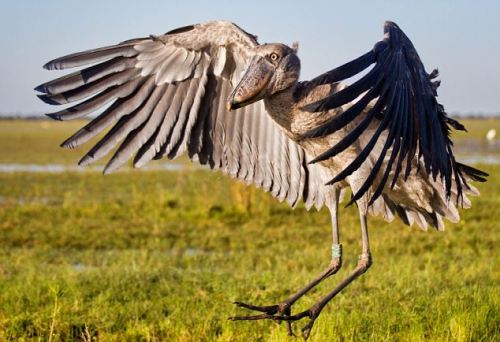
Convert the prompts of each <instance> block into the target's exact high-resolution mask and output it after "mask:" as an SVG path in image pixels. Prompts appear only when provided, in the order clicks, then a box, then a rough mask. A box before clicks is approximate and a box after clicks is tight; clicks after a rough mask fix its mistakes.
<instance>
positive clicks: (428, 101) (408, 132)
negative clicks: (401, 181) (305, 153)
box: [304, 22, 487, 205]
mask: <svg viewBox="0 0 500 342" xmlns="http://www.w3.org/2000/svg"><path fill="white" fill-rule="evenodd" d="M384 33H385V35H384V39H383V40H382V41H380V42H378V43H377V44H376V45H375V47H374V48H373V49H372V50H371V51H369V52H367V53H366V54H364V55H363V56H361V57H359V58H357V59H355V60H353V61H351V62H349V63H346V64H344V65H342V66H340V67H338V68H336V69H333V70H331V71H329V72H327V73H325V74H323V75H320V76H318V77H317V78H315V79H313V80H311V81H309V82H307V83H308V85H309V86H315V85H321V84H326V83H333V82H338V81H341V80H344V79H347V78H349V77H352V76H354V75H356V74H358V73H360V72H361V71H363V70H365V69H366V68H368V67H369V66H370V65H372V64H375V65H374V66H373V68H372V69H371V70H370V71H369V72H368V73H367V74H366V75H365V76H363V77H362V78H360V79H359V80H358V81H356V82H354V83H352V84H351V85H349V86H347V87H346V88H345V89H343V90H341V91H339V92H337V93H334V94H332V95H330V96H328V97H326V98H324V99H322V100H321V101H319V102H315V103H312V104H310V105H308V106H306V107H305V109H306V110H308V111H313V112H318V111H327V110H330V109H333V108H337V107H340V106H342V105H345V104H348V103H350V102H351V101H353V100H355V99H356V98H358V97H359V99H358V100H356V101H355V102H352V103H353V104H352V105H351V106H350V107H349V108H348V109H347V110H345V111H344V112H343V113H341V114H339V115H337V116H335V117H333V118H332V119H330V120H329V121H327V122H326V123H324V124H322V125H321V126H319V127H317V128H315V129H313V130H311V131H309V132H307V133H306V134H305V135H304V138H312V137H319V136H324V135H328V134H331V133H333V132H335V131H337V130H339V129H341V128H343V127H345V126H346V125H347V124H349V123H351V122H352V121H353V120H354V119H356V118H357V117H358V115H360V114H361V113H363V112H364V113H366V112H367V114H366V116H365V117H364V118H363V120H361V121H360V122H359V124H358V125H357V126H356V127H355V128H354V129H353V130H352V131H351V132H349V134H347V136H346V137H345V138H344V139H342V140H341V141H340V142H338V143H337V144H336V145H334V146H333V147H331V148H330V149H328V150H327V151H325V152H324V153H322V154H321V155H319V156H317V157H316V158H315V159H314V160H313V161H312V162H313V163H314V162H318V161H322V160H326V159H328V158H331V157H333V156H335V155H337V154H339V153H341V152H342V151H344V150H345V149H346V148H347V147H349V146H350V145H351V144H353V143H354V142H355V141H356V140H357V139H359V137H360V136H361V134H363V133H365V132H367V128H368V126H369V125H370V124H371V123H372V122H374V121H376V122H378V128H377V129H376V130H375V131H374V132H373V134H372V135H371V137H370V139H369V142H368V143H367V145H366V146H364V148H363V150H362V151H361V152H360V153H359V155H358V156H357V157H356V158H355V159H354V160H353V161H352V162H351V163H350V164H349V165H348V166H347V167H346V168H345V169H344V170H342V171H341V172H340V173H339V174H338V175H337V176H336V177H335V178H333V179H332V180H331V181H330V182H329V184H333V183H336V182H339V181H341V180H343V179H344V178H346V177H347V176H349V175H350V174H352V173H353V172H354V171H356V170H357V169H358V168H360V166H361V165H362V164H363V162H364V161H365V160H366V158H367V157H368V156H369V155H370V153H371V152H372V150H373V148H374V146H375V144H376V142H377V140H378V139H379V137H380V135H381V133H382V132H383V131H385V130H387V132H388V133H387V138H386V141H385V143H384V145H383V148H382V150H381V152H380V155H379V156H378V157H377V158H376V162H375V165H374V166H373V168H372V169H371V171H370V173H369V175H368V176H367V178H366V179H365V181H364V184H363V185H362V186H361V188H360V189H359V190H358V191H357V192H356V193H355V194H353V197H352V199H351V203H352V202H354V201H356V200H358V199H359V198H361V197H362V196H363V195H364V194H365V193H366V191H367V190H368V189H369V188H370V187H371V186H372V185H374V182H375V179H376V178H377V176H378V175H379V173H380V175H381V178H380V181H379V182H378V184H375V185H376V186H377V187H376V190H375V191H374V193H373V195H372V197H371V199H370V202H369V204H370V205H371V204H372V203H373V202H374V201H375V200H376V199H377V197H378V196H380V194H381V193H382V191H383V189H384V186H385V185H386V183H387V181H388V178H389V175H390V173H391V172H393V176H392V183H391V187H394V185H395V183H396V181H397V180H398V177H400V174H401V173H402V172H403V168H404V178H405V179H406V178H407V177H408V176H409V175H410V173H411V171H412V161H413V160H417V161H418V165H419V167H420V165H421V163H423V166H424V167H425V170H426V172H427V174H428V175H432V177H433V179H434V180H436V179H437V178H438V177H439V178H440V179H442V180H443V183H444V186H445V190H446V196H447V198H448V199H449V198H450V195H451V192H452V182H453V181H454V182H455V184H456V188H457V193H458V195H457V201H458V199H459V198H462V189H463V187H464V186H465V187H468V185H467V183H466V176H467V177H468V178H471V179H473V180H479V181H485V179H484V178H483V177H484V176H487V174H485V173H484V172H482V171H479V170H476V169H473V168H471V167H468V166H467V167H466V166H464V165H462V164H459V163H457V162H456V161H455V157H454V155H453V151H452V142H451V140H450V137H449V133H450V126H452V127H453V128H455V129H459V130H465V128H464V127H463V126H462V125H461V124H460V123H458V122H457V121H455V120H453V119H451V118H449V117H448V116H447V114H446V113H445V111H444V108H443V106H442V105H441V104H439V103H438V102H437V100H436V96H437V93H436V89H437V87H438V86H439V81H437V82H433V81H431V80H432V79H433V78H435V77H436V76H437V74H438V73H437V70H434V71H433V72H432V73H430V74H427V72H426V71H425V69H424V66H423V64H422V61H421V60H420V58H419V56H418V54H417V52H416V50H415V48H414V47H413V44H412V43H411V41H410V40H409V39H408V37H407V36H406V35H405V34H404V32H403V31H402V30H401V29H400V28H399V27H398V26H397V25H396V24H395V23H392V22H386V23H385V25H384ZM388 153H389V157H388V158H389V160H388V163H387V164H386V165H388V166H387V167H386V169H385V170H383V167H382V166H383V164H384V163H383V162H384V159H385V158H386V155H387V154H388Z"/></svg>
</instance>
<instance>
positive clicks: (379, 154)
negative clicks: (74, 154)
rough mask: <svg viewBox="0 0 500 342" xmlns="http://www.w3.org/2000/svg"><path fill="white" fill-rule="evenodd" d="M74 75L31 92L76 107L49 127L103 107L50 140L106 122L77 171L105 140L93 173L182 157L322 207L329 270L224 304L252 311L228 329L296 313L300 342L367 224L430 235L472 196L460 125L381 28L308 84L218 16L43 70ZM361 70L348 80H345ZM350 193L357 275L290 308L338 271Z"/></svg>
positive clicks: (293, 57)
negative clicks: (273, 299)
mask: <svg viewBox="0 0 500 342" xmlns="http://www.w3.org/2000/svg"><path fill="white" fill-rule="evenodd" d="M85 65H90V66H86V67H85V68H83V69H81V70H78V71H76V72H74V73H71V74H69V75H67V76H64V77H61V78H57V79H55V80H53V81H50V82H47V83H44V84H42V85H40V86H38V87H36V88H35V89H36V90H37V91H38V92H40V93H43V94H39V95H38V96H39V97H40V99H42V100H43V101H45V102H46V103H48V104H51V105H64V104H68V103H73V102H77V101H80V102H79V103H77V104H72V105H70V106H69V107H67V108H65V109H62V110H60V111H58V112H55V113H51V114H47V115H48V116H50V117H51V118H53V119H57V120H72V119H77V118H82V117H85V116H87V115H88V114H91V113H96V112H97V111H98V110H99V109H101V108H104V110H103V111H102V112H101V113H100V114H98V115H97V116H96V117H95V118H94V119H92V120H91V121H90V122H89V123H88V124H87V125H86V126H85V127H83V128H82V129H80V130H79V131H77V132H76V133H75V134H74V135H73V136H71V137H70V138H69V139H67V140H66V141H65V142H63V143H62V146H63V147H67V148H74V147H76V146H79V145H81V144H83V143H85V142H87V141H89V140H90V139H92V138H93V137H95V136H96V135H98V134H99V133H101V132H103V131H105V130H106V129H107V128H109V127H111V129H110V130H108V131H107V133H106V134H105V135H104V137H103V138H102V139H100V140H99V141H98V142H97V143H96V144H95V145H94V146H93V147H92V148H91V149H90V151H89V152H88V153H87V154H86V155H85V156H84V157H83V158H82V159H81V160H80V162H79V164H80V165H88V164H90V163H92V162H94V161H96V160H98V159H100V158H102V157H104V156H105V155H106V154H108V153H109V152H110V151H112V150H113V148H115V147H116V146H117V145H118V144H119V147H118V148H117V149H116V152H114V154H113V156H112V158H111V159H110V161H109V162H108V164H107V165H106V167H105V169H104V172H105V173H108V172H111V171H113V170H115V169H117V168H118V167H119V166H121V165H122V164H124V163H125V162H126V161H127V160H129V159H130V158H131V157H132V156H134V160H133V163H134V166H135V167H141V166H142V165H144V164H146V163H147V162H148V161H150V160H151V159H159V158H162V157H165V156H166V157H168V158H176V157H178V156H180V155H181V154H184V153H187V154H188V156H189V157H190V158H191V159H192V160H194V161H198V162H199V163H201V164H204V165H208V166H210V167H211V168H212V169H219V170H221V171H223V172H224V173H227V174H229V175H231V176H233V177H236V178H238V179H240V180H243V181H245V182H247V183H248V184H251V183H253V184H255V185H257V186H258V187H260V188H262V189H264V190H265V191H269V192H271V193H272V195H273V196H274V197H276V198H277V199H279V200H280V201H283V200H286V201H287V202H288V203H289V204H290V205H291V206H292V207H293V206H295V205H296V204H297V203H299V201H301V200H302V201H303V202H304V203H305V206H306V207H307V208H310V207H312V206H315V207H316V208H318V209H319V208H321V207H322V206H323V205H325V206H326V207H328V209H329V210H330V213H331V218H332V236H333V237H332V239H333V241H332V259H331V262H330V264H329V266H328V267H327V268H326V269H325V270H324V271H323V272H321V273H320V274H319V275H318V276H317V277H316V278H315V279H313V280H312V281H311V282H310V283H309V284H307V285H306V286H305V287H304V288H303V289H301V290H299V291H298V292H297V293H295V294H293V295H291V296H289V297H288V298H286V299H284V300H283V301H281V302H279V304H276V305H268V306H256V305H250V304H245V303H241V302H237V303H236V304H237V305H238V306H240V307H243V308H246V309H250V310H255V311H258V312H260V314H256V315H252V316H237V317H232V318H231V319H233V320H257V319H272V320H277V321H286V322H288V324H287V327H288V332H289V333H292V329H291V322H293V321H297V320H300V319H302V318H308V319H309V321H308V323H307V324H306V325H305V326H304V327H303V329H302V334H303V336H304V337H305V338H307V337H308V336H309V333H310V331H311V328H312V326H313V324H314V321H315V320H316V319H317V317H318V316H319V314H320V312H321V311H322V309H323V308H324V307H325V305H326V304H327V303H328V302H329V301H330V300H331V299H332V298H333V297H335V295H336V294H338V293H339V292H340V291H341V290H342V289H343V288H345V287H346V286H347V285H348V284H349V283H351V282H352V281H353V280H354V279H356V278H357V277H358V276H360V275H361V274H363V273H364V272H365V271H366V270H367V269H368V268H369V267H370V265H371V264H372V257H371V254H370V248H369V242H368V229H367V215H368V214H373V215H381V216H382V217H383V218H385V219H386V220H387V221H391V220H393V219H394V217H395V216H399V217H400V218H401V219H402V220H403V222H404V223H406V224H409V225H411V224H416V225H418V226H420V227H422V228H427V226H429V225H430V226H433V227H436V228H437V229H440V230H441V229H443V220H442V218H443V217H444V218H446V219H448V220H450V221H452V222H456V221H458V219H459V214H458V211H457V208H458V207H470V200H469V199H468V197H467V195H469V194H477V193H478V192H477V190H476V189H475V188H474V187H473V186H472V185H470V184H469V183H468V182H469V181H470V180H473V181H485V177H486V176H487V174H485V173H484V172H482V171H479V170H477V169H474V168H472V167H470V166H466V165H464V164H460V163H459V162H457V161H456V160H455V157H454V155H453V150H452V142H451V140H450V137H449V135H450V129H451V128H455V129H460V130H464V127H463V126H462V125H461V124H460V123H458V122H457V121H455V120H454V119H452V118H450V117H448V116H447V114H446V113H445V111H444V108H443V106H442V105H440V104H439V103H438V102H437V100H436V96H437V93H436V89H437V87H438V85H439V82H438V81H433V80H432V79H434V78H435V77H436V76H437V71H436V70H434V71H432V72H431V73H430V74H428V73H427V72H426V71H425V69H424V66H423V64H422V62H421V60H420V58H419V56H418V54H417V52H416V51H415V49H414V47H413V45H412V43H411V42H410V40H409V39H408V37H407V36H406V35H405V34H404V33H403V31H402V30H401V29H400V28H399V27H398V26H397V25H396V24H395V23H392V22H386V23H385V25H384V38H383V40H381V41H380V42H378V43H377V44H375V46H374V47H373V48H372V49H371V50H369V51H368V52H367V53H366V54H364V55H362V56H361V57H359V58H357V59H355V60H353V61H351V62H349V63H346V64H344V65H342V66H340V67H338V68H335V69H333V70H331V71H328V72H326V73H324V74H322V75H320V76H318V77H316V78H314V79H313V80H310V81H302V82H300V81H299V73H300V61H299V58H298V56H297V46H293V47H288V46H286V45H283V44H262V45H260V44H259V43H258V42H257V38H256V36H254V35H252V34H249V33H247V32H245V31H244V30H243V29H241V28H240V27H238V26H237V25H235V24H233V23H231V22H227V21H211V22H207V23H203V24H197V25H191V26H186V27H182V28H178V29H175V30H172V31H169V32H167V33H165V34H163V35H159V36H153V35H152V36H149V37H145V38H139V39H132V40H128V41H125V42H122V43H119V44H117V45H112V46H107V47H103V48H98V49H94V50H89V51H84V52H79V53H75V54H71V55H68V56H65V57H61V58H57V59H55V60H52V61H50V62H48V63H47V64H45V66H44V67H45V68H46V69H66V68H74V67H82V66H85ZM370 66H372V67H371V69H369V70H368V71H367V72H366V73H365V74H364V76H362V77H360V78H359V79H358V80H357V81H355V82H351V84H349V85H348V84H346V83H343V81H344V80H346V79H348V78H351V77H352V76H355V75H357V74H360V73H361V72H363V71H364V70H365V69H368V68H369V67H370ZM346 189H350V190H351V192H352V195H351V198H350V200H349V203H348V204H351V203H355V204H356V205H357V208H358V210H359V217H360V226H361V238H362V239H361V244H362V247H361V255H360V257H359V261H358V265H357V267H356V268H355V269H354V270H353V271H352V273H350V274H349V275H348V276H347V277H346V278H345V279H343V280H342V281H341V282H340V283H339V284H338V286H337V287H335V288H334V289H333V290H332V291H331V292H330V293H328V294H327V295H326V296H324V297H323V298H322V299H321V300H320V301H319V302H318V303H316V304H315V305H313V306H312V307H311V308H309V309H308V310H305V311H303V312H299V313H296V314H292V311H291V308H292V305H293V304H294V303H295V302H296V301H297V300H298V299H299V298H300V297H302V296H303V295H304V294H305V293H306V292H308V291H309V290H311V289H312V288H313V287H314V286H316V285H317V284H318V283H319V282H321V281H322V280H324V279H325V278H327V277H329V276H331V275H333V274H335V273H336V272H337V271H338V270H339V269H340V267H341V264H342V245H341V243H340V234H339V225H338V220H337V215H338V206H339V202H340V201H341V200H342V197H343V194H344V191H345V190H346Z"/></svg>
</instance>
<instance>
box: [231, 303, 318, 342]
mask: <svg viewBox="0 0 500 342" xmlns="http://www.w3.org/2000/svg"><path fill="white" fill-rule="evenodd" d="M234 304H236V305H237V306H239V307H241V308H245V309H249V310H255V311H259V312H262V314H258V315H249V316H234V317H229V320H231V321H255V320H261V319H270V320H273V321H276V322H278V323H281V322H285V323H286V326H287V332H288V335H290V336H296V335H295V334H294V332H293V329H292V323H293V322H296V321H299V320H301V319H303V318H306V317H307V318H309V322H308V323H307V324H306V325H305V326H304V327H303V328H302V329H301V333H302V337H303V338H304V340H307V339H308V338H309V334H310V333H311V329H312V327H313V325H314V322H315V321H316V318H318V316H319V314H320V311H321V310H320V309H318V308H317V307H316V306H312V307H311V308H309V309H308V310H305V311H302V312H300V313H298V314H295V315H292V314H291V305H289V304H288V303H286V302H284V303H281V304H278V305H269V306H256V305H251V304H246V303H241V302H235V303H234Z"/></svg>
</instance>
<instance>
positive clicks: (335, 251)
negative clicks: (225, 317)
mask: <svg viewBox="0 0 500 342" xmlns="http://www.w3.org/2000/svg"><path fill="white" fill-rule="evenodd" d="M337 199H338V198H337ZM330 214H331V220H332V242H333V243H332V260H331V262H330V265H328V267H327V268H326V269H325V270H323V272H321V273H320V274H319V275H318V276H317V277H316V278H314V279H313V280H312V281H311V282H309V283H308V284H307V285H306V286H304V287H303V288H302V289H300V290H299V291H297V292H296V293H294V294H293V295H291V296H290V297H288V298H286V299H285V300H283V301H282V302H281V303H279V304H276V305H269V306H256V305H251V304H246V303H242V302H235V304H236V305H237V306H239V307H242V308H245V309H250V310H255V311H259V312H263V314H260V315H252V316H236V317H230V318H229V319H230V320H233V321H243V320H258V319H272V317H273V315H279V316H284V317H287V316H290V314H291V306H292V305H293V304H294V303H295V302H296V301H297V300H299V299H300V298H301V297H302V296H304V295H305V294H306V293H307V292H308V291H310V290H311V289H312V288H314V287H315V286H316V285H318V284H319V283H320V282H321V281H323V280H324V279H326V278H328V277H330V276H332V275H334V274H335V273H337V271H338V270H339V269H340V268H341V266H342V245H341V244H340V238H339V225H338V200H337V201H335V204H334V205H332V206H331V207H330ZM287 323H288V326H287V328H288V334H289V335H293V332H292V329H291V324H290V321H288V322H287Z"/></svg>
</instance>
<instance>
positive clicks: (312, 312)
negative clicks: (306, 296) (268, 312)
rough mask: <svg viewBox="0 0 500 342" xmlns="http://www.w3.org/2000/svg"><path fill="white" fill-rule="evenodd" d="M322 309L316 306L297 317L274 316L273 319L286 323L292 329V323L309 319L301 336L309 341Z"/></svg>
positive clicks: (296, 315)
mask: <svg viewBox="0 0 500 342" xmlns="http://www.w3.org/2000/svg"><path fill="white" fill-rule="evenodd" d="M320 311H321V310H320V309H318V308H317V307H316V306H312V307H311V308H309V309H307V310H305V311H302V312H299V313H298V314H295V315H274V316H272V319H273V320H275V321H278V322H282V321H284V322H286V323H287V324H288V326H290V329H291V324H292V322H295V321H299V320H301V319H303V318H306V317H307V318H309V322H308V323H307V324H306V325H304V326H303V327H302V329H301V335H302V337H303V338H304V340H307V339H308V338H309V335H310V334H311V330H312V327H313V325H314V322H315V321H316V318H318V316H319V314H320Z"/></svg>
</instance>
